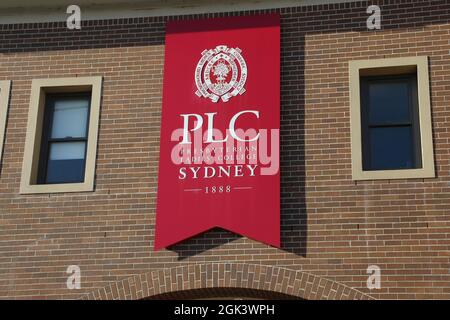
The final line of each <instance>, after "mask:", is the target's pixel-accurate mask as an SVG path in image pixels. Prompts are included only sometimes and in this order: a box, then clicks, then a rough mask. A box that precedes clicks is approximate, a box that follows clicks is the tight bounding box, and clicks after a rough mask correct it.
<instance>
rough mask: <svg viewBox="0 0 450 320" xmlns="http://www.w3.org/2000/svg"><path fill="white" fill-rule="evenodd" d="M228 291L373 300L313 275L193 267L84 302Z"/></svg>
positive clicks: (141, 278)
mask: <svg viewBox="0 0 450 320" xmlns="http://www.w3.org/2000/svg"><path fill="white" fill-rule="evenodd" d="M226 288H228V289H234V290H238V289H241V291H239V292H236V291H234V293H235V294H234V295H233V296H235V297H239V295H242V294H244V293H245V295H250V293H253V294H256V292H258V294H262V293H264V292H265V293H266V294H269V293H270V294H271V295H272V296H274V297H275V296H280V295H284V296H290V297H293V298H297V299H312V300H319V299H352V300H353V299H357V300H367V299H373V297H371V296H369V295H367V294H365V293H363V292H361V291H359V290H356V289H353V288H350V287H348V286H346V285H344V284H342V283H339V282H336V281H333V280H330V279H325V278H322V277H320V276H316V275H313V274H311V273H307V272H304V271H295V270H291V269H286V268H281V267H277V266H265V265H255V264H247V263H205V264H189V265H183V266H178V267H174V268H166V269H162V270H154V271H150V272H147V273H144V274H141V275H136V276H133V277H129V278H126V279H123V280H121V281H117V282H113V283H111V284H110V285H108V286H106V287H103V288H99V289H96V290H94V291H92V292H90V293H89V294H86V295H84V296H83V297H82V299H96V300H97V299H98V300H100V299H127V300H131V299H132V300H136V299H154V298H158V297H159V298H166V299H167V298H170V295H171V294H173V295H181V294H183V292H184V293H189V292H190V293H195V292H194V291H192V290H202V291H198V292H197V293H200V292H203V293H202V295H205V294H206V293H208V292H209V293H212V292H216V293H215V294H216V295H217V294H220V295H223V294H224V293H226V291H223V290H224V289H226ZM206 289H208V290H206ZM219 289H220V290H219ZM214 290H215V291H214ZM249 290H253V291H249ZM229 292H230V293H231V292H232V291H229ZM236 294H237V295H236ZM222 297H223V296H222ZM211 298H214V297H211ZM216 298H219V297H218V296H216ZM227 298H231V297H227ZM248 298H252V296H251V295H250V296H248ZM192 299H195V296H194V297H192Z"/></svg>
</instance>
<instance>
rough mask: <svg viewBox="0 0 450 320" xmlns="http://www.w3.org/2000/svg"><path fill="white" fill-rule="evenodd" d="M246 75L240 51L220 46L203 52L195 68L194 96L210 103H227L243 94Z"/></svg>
mask: <svg viewBox="0 0 450 320" xmlns="http://www.w3.org/2000/svg"><path fill="white" fill-rule="evenodd" d="M247 75H248V73H247V63H246V62H245V60H244V58H243V57H242V50H241V49H239V48H228V47H227V46H225V45H220V46H217V47H216V48H215V49H210V50H205V51H203V52H202V57H201V58H200V61H199V62H198V64H197V67H196V68H195V84H196V85H197V89H198V90H197V91H196V92H195V94H196V95H197V96H198V97H204V98H209V99H211V101H212V102H218V101H219V100H222V101H223V102H228V101H229V100H230V98H232V97H235V96H237V95H242V94H244V92H245V88H244V85H245V82H246V81H247Z"/></svg>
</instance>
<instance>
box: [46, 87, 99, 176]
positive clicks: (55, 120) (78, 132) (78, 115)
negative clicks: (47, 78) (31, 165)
mask: <svg viewBox="0 0 450 320" xmlns="http://www.w3.org/2000/svg"><path fill="white" fill-rule="evenodd" d="M90 102H91V97H90V94H88V93H82V94H75V95H73V94H68V95H67V94H56V95H47V97H46V106H45V113H44V126H43V134H42V143H41V155H40V167H39V172H38V183H39V184H50V183H76V182H84V170H85V164H86V147H87V142H88V139H87V136H88V126H87V123H88V116H89V109H90Z"/></svg>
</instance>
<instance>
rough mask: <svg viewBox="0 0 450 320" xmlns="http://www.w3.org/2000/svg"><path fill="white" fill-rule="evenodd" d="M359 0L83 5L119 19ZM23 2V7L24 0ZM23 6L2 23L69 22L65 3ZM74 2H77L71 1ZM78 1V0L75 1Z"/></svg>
mask: <svg viewBox="0 0 450 320" xmlns="http://www.w3.org/2000/svg"><path fill="white" fill-rule="evenodd" d="M355 1H356V0H277V1H275V0H260V1H256V0H247V1H238V0H223V1H214V2H213V1H211V0H209V1H205V0H190V1H167V0H166V1H156V3H155V2H152V3H151V4H150V5H149V4H148V3H147V4H144V3H142V2H141V1H136V0H134V1H128V3H126V4H115V3H113V4H109V5H108V4H104V3H103V4H97V5H88V4H86V5H81V4H80V8H81V14H82V20H85V21H86V20H103V19H119V18H140V17H159V16H172V15H189V14H205V13H217V12H235V11H247V10H263V9H275V8H289V7H299V6H310V5H321V4H332V3H343V2H355ZM16 2H19V4H16V5H18V6H20V3H21V1H16ZM30 2H31V3H32V4H31V5H29V4H28V5H23V6H22V7H20V8H16V7H14V8H8V7H4V6H1V5H0V8H1V10H0V24H18V23H34V22H58V21H59V22H61V21H66V19H67V17H68V14H66V8H67V6H65V4H64V3H61V2H57V4H55V5H53V6H49V7H35V6H33V5H36V2H32V1H30ZM70 2H73V1H70ZM75 2H76V1H75Z"/></svg>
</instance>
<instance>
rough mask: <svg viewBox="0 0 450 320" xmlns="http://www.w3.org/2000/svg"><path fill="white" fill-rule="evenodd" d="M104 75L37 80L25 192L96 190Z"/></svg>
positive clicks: (25, 163)
mask: <svg viewBox="0 0 450 320" xmlns="http://www.w3.org/2000/svg"><path fill="white" fill-rule="evenodd" d="M100 96H101V77H92V78H63V79H40V80H33V83H32V94H31V99H30V110H29V119H28V130H27V138H26V144H25V152H24V161H23V169H22V181H21V193H54V192H81V191H93V189H94V175H95V158H96V149H97V134H98V119H99V111H100Z"/></svg>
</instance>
